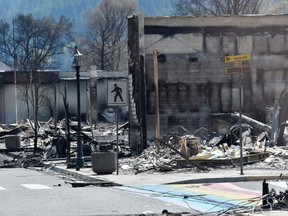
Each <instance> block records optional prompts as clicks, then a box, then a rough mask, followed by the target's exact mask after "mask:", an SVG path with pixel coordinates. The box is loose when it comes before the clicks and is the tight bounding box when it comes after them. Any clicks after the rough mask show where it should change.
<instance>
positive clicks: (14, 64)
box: [12, 19, 18, 124]
mask: <svg viewBox="0 0 288 216" xmlns="http://www.w3.org/2000/svg"><path fill="white" fill-rule="evenodd" d="M14 23H15V20H14V19H13V21H12V25H13V70H14V88H15V89H14V91H15V92H14V93H15V118H16V121H15V122H16V124H18V103H17V100H18V98H17V95H18V94H17V74H16V73H17V72H16V70H17V54H16V48H15V31H14Z"/></svg>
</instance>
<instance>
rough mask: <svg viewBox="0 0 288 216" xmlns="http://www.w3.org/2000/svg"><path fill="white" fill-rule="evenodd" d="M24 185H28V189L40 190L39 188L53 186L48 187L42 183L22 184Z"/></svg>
mask: <svg viewBox="0 0 288 216" xmlns="http://www.w3.org/2000/svg"><path fill="white" fill-rule="evenodd" d="M21 185H22V186H23V187H26V188H28V189H32V190H39V189H52V188H51V187H48V186H46V185H42V184H21Z"/></svg>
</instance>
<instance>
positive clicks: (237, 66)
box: [224, 54, 251, 175]
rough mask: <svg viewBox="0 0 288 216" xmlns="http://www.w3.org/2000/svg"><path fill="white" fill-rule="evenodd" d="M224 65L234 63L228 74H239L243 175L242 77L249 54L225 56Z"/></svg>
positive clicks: (241, 165) (241, 167)
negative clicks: (244, 63) (244, 62)
mask: <svg viewBox="0 0 288 216" xmlns="http://www.w3.org/2000/svg"><path fill="white" fill-rule="evenodd" d="M224 60H225V63H234V67H230V68H227V69H226V70H227V73H228V74H233V73H237V74H239V127H240V128H239V129H240V163H241V164H240V174H241V175H243V137H242V133H243V131H242V76H243V61H249V60H251V54H241V55H234V56H225V57H224Z"/></svg>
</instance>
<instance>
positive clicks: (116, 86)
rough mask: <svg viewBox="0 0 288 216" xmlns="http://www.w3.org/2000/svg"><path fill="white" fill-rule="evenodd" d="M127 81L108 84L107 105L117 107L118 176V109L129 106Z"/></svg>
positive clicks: (117, 147) (117, 144) (117, 149)
mask: <svg viewBox="0 0 288 216" xmlns="http://www.w3.org/2000/svg"><path fill="white" fill-rule="evenodd" d="M127 98H128V94H127V81H109V82H108V84H107V102H108V103H107V104H108V106H114V107H115V113H116V151H117V165H116V168H117V175H118V173H119V160H118V156H119V142H118V107H119V106H127V101H128V100H127Z"/></svg>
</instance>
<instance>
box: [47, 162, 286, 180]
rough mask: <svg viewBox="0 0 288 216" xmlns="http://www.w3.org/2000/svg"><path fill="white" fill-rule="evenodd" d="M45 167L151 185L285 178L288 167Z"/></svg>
mask: <svg viewBox="0 0 288 216" xmlns="http://www.w3.org/2000/svg"><path fill="white" fill-rule="evenodd" d="M44 166H45V167H47V168H48V167H49V168H51V170H53V171H55V172H58V173H62V174H65V175H69V176H72V177H75V178H77V179H78V180H82V181H86V182H98V183H101V182H103V184H108V183H110V184H112V185H113V184H115V185H155V184H157V185H158V184H195V183H216V182H240V181H262V180H264V179H266V180H288V170H267V169H249V170H245V167H244V169H243V175H241V172H240V168H225V169H211V170H210V171H207V172H203V171H197V172H196V171H191V172H189V171H177V170H176V171H172V172H153V173H151V172H142V173H139V174H137V175H136V174H135V173H133V172H131V171H123V170H120V169H119V170H118V174H117V171H115V172H113V173H112V174H106V175H98V174H97V173H94V172H93V171H92V167H90V166H88V167H84V168H81V169H80V170H79V171H76V169H75V168H69V169H68V168H67V165H66V163H65V161H47V162H44Z"/></svg>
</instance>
